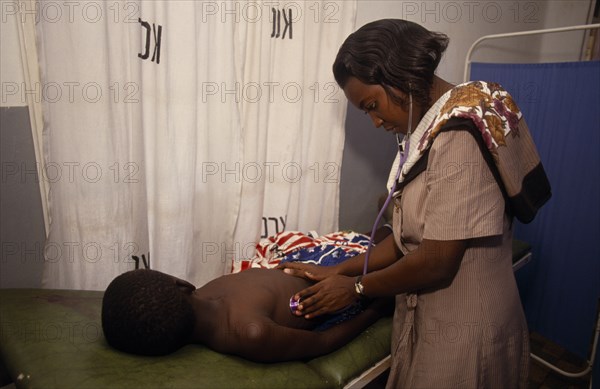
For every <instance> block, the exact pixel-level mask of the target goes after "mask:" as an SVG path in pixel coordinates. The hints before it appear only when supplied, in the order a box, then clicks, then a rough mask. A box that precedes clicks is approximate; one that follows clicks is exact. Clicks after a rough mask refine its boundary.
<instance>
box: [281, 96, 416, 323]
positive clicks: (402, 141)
mask: <svg viewBox="0 0 600 389" xmlns="http://www.w3.org/2000/svg"><path fill="white" fill-rule="evenodd" d="M408 99H409V100H408V101H409V108H408V129H407V131H406V135H405V136H404V138H401V137H400V134H396V142H397V143H398V153H399V154H400V163H399V166H398V171H397V172H396V177H395V178H394V183H393V184H392V187H391V188H390V192H389V194H388V196H387V198H386V199H385V202H384V204H383V207H381V209H380V210H379V214H377V218H375V223H373V228H372V229H371V235H370V236H369V243H368V246H367V252H366V254H365V262H364V265H363V275H365V274H367V269H368V267H369V255H370V254H371V248H372V247H373V237H374V236H375V231H376V230H377V226H378V225H379V222H380V221H381V218H382V217H383V214H384V213H385V210H386V209H387V207H388V205H389V203H390V201H391V200H392V197H394V193H395V192H396V186H397V185H398V179H399V178H400V173H401V172H402V167H403V166H404V163H405V162H406V159H407V158H408V154H409V152H410V135H411V133H412V113H413V112H412V111H413V110H412V93H409V95H408ZM299 305H300V301H298V300H294V296H292V297H291V298H290V310H291V311H292V313H294V312H296V310H297V309H298V306H299Z"/></svg>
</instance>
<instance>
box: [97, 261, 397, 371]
mask: <svg viewBox="0 0 600 389" xmlns="http://www.w3.org/2000/svg"><path fill="white" fill-rule="evenodd" d="M309 285H310V282H308V281H306V280H304V279H302V278H298V277H294V276H290V275H287V274H285V273H283V272H282V271H280V270H267V269H249V270H245V271H243V272H241V273H236V274H229V275H225V276H222V277H219V278H217V279H215V280H213V281H211V282H209V283H208V284H206V285H204V286H203V287H201V288H198V289H196V288H195V287H194V286H193V285H192V284H190V283H189V282H187V281H184V280H181V279H179V278H176V277H173V276H170V275H167V274H164V273H161V272H158V271H155V270H147V269H140V270H133V271H129V272H127V273H124V274H121V275H120V276H118V277H116V278H115V279H114V280H113V281H112V282H111V283H110V285H109V286H108V288H107V290H106V292H105V294H104V298H103V301H102V328H103V330H104V336H105V338H106V340H107V342H108V343H109V344H110V345H111V346H113V347H114V348H116V349H119V350H121V351H125V352H130V353H135V354H142V355H164V354H168V353H171V352H174V351H176V350H177V349H179V348H180V347H182V346H183V345H185V344H188V343H202V344H204V345H206V346H208V347H210V348H211V349H213V350H215V351H217V352H220V353H225V354H234V355H238V356H240V357H243V358H246V359H249V360H252V361H257V362H279V361H288V360H295V359H308V358H313V357H316V356H319V355H323V354H327V353H330V352H332V351H334V350H336V349H337V348H339V347H341V346H343V345H345V344H346V343H348V342H349V341H350V340H351V339H353V338H354V337H356V336H357V335H358V334H360V333H361V332H362V331H363V330H365V329H366V328H367V327H368V326H369V325H371V324H372V323H374V322H375V321H376V320H377V319H378V318H380V317H381V316H383V315H384V314H391V312H392V311H391V306H392V304H391V300H374V301H373V302H371V303H370V304H366V305H365V307H364V309H360V312H354V313H356V315H354V313H352V314H346V315H345V316H352V317H351V318H344V319H347V320H345V321H343V322H341V323H340V324H335V325H332V326H330V327H329V328H325V329H323V328H319V326H320V325H322V324H324V323H331V320H328V319H331V318H327V317H322V318H316V319H311V320H306V319H304V318H303V317H298V316H296V315H293V314H292V313H291V311H290V297H291V296H293V295H294V294H295V293H297V292H298V291H300V290H302V289H304V288H306V287H308V286H309ZM348 311H349V310H348ZM342 316H344V315H342ZM338 321H339V320H338Z"/></svg>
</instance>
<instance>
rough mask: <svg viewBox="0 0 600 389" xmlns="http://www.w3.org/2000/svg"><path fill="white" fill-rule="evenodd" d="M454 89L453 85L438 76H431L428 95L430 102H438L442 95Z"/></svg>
mask: <svg viewBox="0 0 600 389" xmlns="http://www.w3.org/2000/svg"><path fill="white" fill-rule="evenodd" d="M454 87H455V85H453V84H450V83H449V82H447V81H445V80H443V79H441V78H439V77H438V76H433V84H432V86H431V92H430V93H429V97H430V101H431V102H432V103H434V102H436V101H438V100H439V99H440V97H442V96H443V95H444V93H446V92H448V91H449V90H450V89H452V88H454Z"/></svg>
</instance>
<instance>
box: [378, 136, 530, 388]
mask: <svg viewBox="0 0 600 389" xmlns="http://www.w3.org/2000/svg"><path fill="white" fill-rule="evenodd" d="M393 224H394V237H395V239H396V243H397V244H398V245H399V247H400V248H401V250H402V251H403V252H404V253H408V252H410V251H412V250H415V249H416V248H417V247H418V246H419V244H420V242H421V241H422V240H423V239H432V240H458V239H469V241H470V243H469V245H468V248H467V250H466V252H465V254H464V257H463V259H462V262H461V265H460V269H459V271H458V273H457V274H456V277H455V278H454V280H453V281H452V283H451V284H450V285H449V286H447V287H445V288H441V289H435V290H422V291H418V292H417V293H410V294H402V295H398V296H397V297H396V311H395V316H394V329H393V338H392V349H391V353H392V368H391V371H390V377H389V381H388V384H387V387H388V388H503V389H504V388H519V387H525V386H526V385H527V375H528V370H529V334H528V330H527V324H526V322H525V317H524V313H523V309H522V306H521V302H520V299H519V294H518V290H517V286H516V282H515V278H514V275H513V271H512V252H511V247H512V230H511V221H510V220H509V218H508V217H507V216H506V215H505V214H504V199H503V197H502V193H501V191H500V189H499V187H498V185H497V183H496V181H495V180H494V178H493V177H492V175H491V173H490V171H489V168H488V166H487V165H486V162H485V161H484V159H483V157H482V155H481V151H480V150H479V148H478V146H477V142H476V141H475V139H474V138H473V136H472V135H470V134H469V133H468V132H467V131H447V132H443V133H441V134H439V135H438V137H437V138H436V140H435V142H434V143H433V144H432V146H431V151H430V154H429V159H428V163H427V170H426V171H425V172H423V173H421V174H420V175H419V176H418V177H417V178H416V179H414V180H413V181H412V182H410V183H409V184H408V185H406V187H405V188H404V189H403V191H402V194H401V196H400V197H397V198H396V199H395V207H394V222H393Z"/></svg>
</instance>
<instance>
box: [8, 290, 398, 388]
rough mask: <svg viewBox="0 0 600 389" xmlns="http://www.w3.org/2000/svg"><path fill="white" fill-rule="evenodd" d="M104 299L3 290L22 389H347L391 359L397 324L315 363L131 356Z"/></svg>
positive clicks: (201, 353)
mask: <svg viewBox="0 0 600 389" xmlns="http://www.w3.org/2000/svg"><path fill="white" fill-rule="evenodd" d="M102 294H103V293H102V292H93V291H74V290H47V289H4V290H0V322H1V333H0V356H1V357H2V362H3V365H4V367H5V369H6V372H7V373H8V375H9V376H10V378H11V379H12V380H13V381H14V382H15V384H16V386H17V387H18V388H20V387H23V388H44V389H50V388H61V389H65V388H77V389H85V388H102V389H105V388H138V387H139V388H227V389H230V388H339V387H343V386H344V385H346V384H347V383H348V382H349V381H351V380H352V379H354V378H355V377H357V376H359V375H360V374H361V373H362V372H364V371H365V370H368V369H369V368H371V367H372V366H374V365H375V364H376V363H377V362H379V361H380V360H382V359H384V358H385V357H386V356H387V355H389V347H390V335H391V321H392V320H391V318H383V319H381V320H379V321H378V322H376V323H375V324H374V325H372V326H371V327H370V328H368V329H367V330H366V331H365V332H364V333H362V334H361V335H360V336H359V337H357V338H356V339H354V340H353V341H352V342H350V343H349V344H348V345H346V346H345V347H344V348H342V349H340V350H338V351H336V352H333V353H331V354H328V355H325V356H322V357H319V358H316V359H313V360H311V361H307V362H286V363H274V364H260V363H254V362H249V361H247V360H244V359H242V358H238V357H234V356H230V355H223V354H219V353H216V352H214V351H212V350H210V349H208V348H206V347H204V346H202V345H188V346H186V347H184V348H182V349H180V350H179V351H177V352H175V353H174V354H171V355H168V356H165V357H140V356H134V355H129V354H125V353H121V352H119V351H116V350H114V349H112V348H110V347H109V346H108V345H107V344H106V342H105V340H104V337H103V335H102V326H101V322H100V309H101V303H102Z"/></svg>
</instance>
